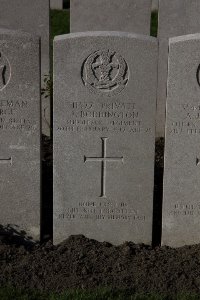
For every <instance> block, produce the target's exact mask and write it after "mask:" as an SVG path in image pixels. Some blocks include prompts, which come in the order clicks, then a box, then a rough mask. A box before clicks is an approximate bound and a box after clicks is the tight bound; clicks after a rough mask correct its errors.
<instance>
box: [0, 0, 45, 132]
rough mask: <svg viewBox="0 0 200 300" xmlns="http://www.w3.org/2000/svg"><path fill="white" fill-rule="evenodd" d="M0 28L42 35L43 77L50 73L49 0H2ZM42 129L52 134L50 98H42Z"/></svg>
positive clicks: (0, 1)
mask: <svg viewBox="0 0 200 300" xmlns="http://www.w3.org/2000/svg"><path fill="white" fill-rule="evenodd" d="M0 28H5V29H13V30H18V29H19V30H23V31H25V32H28V33H31V34H33V35H37V36H39V37H41V79H42V82H41V83H42V87H44V76H45V75H48V74H49V0H0ZM42 111H43V112H42V118H43V123H42V127H43V129H42V131H43V133H44V134H46V135H49V134H50V99H49V97H48V98H44V97H43V99H42Z"/></svg>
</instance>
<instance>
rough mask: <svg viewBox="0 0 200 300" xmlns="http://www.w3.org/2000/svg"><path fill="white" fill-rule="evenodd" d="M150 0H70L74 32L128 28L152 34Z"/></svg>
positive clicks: (124, 29)
mask: <svg viewBox="0 0 200 300" xmlns="http://www.w3.org/2000/svg"><path fill="white" fill-rule="evenodd" d="M150 22H151V0H123V1H121V0H95V1H94V0H71V7H70V27H71V32H82V31H98V30H108V31H127V32H134V33H140V34H147V35H150Z"/></svg>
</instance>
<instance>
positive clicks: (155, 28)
mask: <svg viewBox="0 0 200 300" xmlns="http://www.w3.org/2000/svg"><path fill="white" fill-rule="evenodd" d="M157 32H158V12H156V11H154V12H152V14H151V36H155V37H157Z"/></svg>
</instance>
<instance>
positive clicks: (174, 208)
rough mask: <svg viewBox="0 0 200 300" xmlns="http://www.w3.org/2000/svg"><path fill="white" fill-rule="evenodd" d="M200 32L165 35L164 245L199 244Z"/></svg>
mask: <svg viewBox="0 0 200 300" xmlns="http://www.w3.org/2000/svg"><path fill="white" fill-rule="evenodd" d="M199 49H200V34H195V35H188V36H182V37H177V38H172V39H170V42H169V63H168V65H169V75H168V97H167V115H166V116H167V124H166V141H165V143H166V146H165V147H166V148H165V176H164V202H163V234H162V243H163V245H169V246H172V247H179V246H183V245H191V244H197V243H199V242H200V235H199V230H200V222H199V216H200V202H199V194H200V163H199V162H200V122H199V120H200V101H199V99H200V51H199Z"/></svg>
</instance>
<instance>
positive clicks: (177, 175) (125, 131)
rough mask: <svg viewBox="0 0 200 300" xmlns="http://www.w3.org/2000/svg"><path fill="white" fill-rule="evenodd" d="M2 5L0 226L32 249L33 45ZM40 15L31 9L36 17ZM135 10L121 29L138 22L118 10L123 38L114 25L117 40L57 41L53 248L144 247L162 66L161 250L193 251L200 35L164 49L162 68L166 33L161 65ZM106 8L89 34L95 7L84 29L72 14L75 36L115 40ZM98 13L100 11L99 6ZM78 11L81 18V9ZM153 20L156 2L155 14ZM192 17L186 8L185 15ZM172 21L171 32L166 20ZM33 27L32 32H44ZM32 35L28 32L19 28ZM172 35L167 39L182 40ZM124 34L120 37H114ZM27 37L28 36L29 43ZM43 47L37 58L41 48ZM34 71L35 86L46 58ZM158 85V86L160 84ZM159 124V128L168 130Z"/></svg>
mask: <svg viewBox="0 0 200 300" xmlns="http://www.w3.org/2000/svg"><path fill="white" fill-rule="evenodd" d="M7 1H8V0H7ZM17 1H19V0H15V2H13V5H16V6H14V8H15V12H18V10H17V9H19V7H18V6H17V4H20V5H21V4H22V2H23V1H25V0H20V3H18V2H17ZM26 1H27V0H26ZM75 1H77V5H78V7H79V6H80V7H81V5H82V4H81V3H86V2H83V1H82V2H81V3H79V2H78V0H74V2H73V3H74V5H75V4H76V2H75ZM87 1H88V2H89V0H87ZM175 2H176V1H175ZM175 2H173V4H174V5H175ZM0 3H1V4H2V6H3V8H5V10H4V12H6V14H7V16H10V17H9V21H8V20H7V19H6V18H5V19H3V17H0V22H2V23H0V28H4V29H0V136H1V141H3V142H2V147H1V150H0V168H1V171H0V189H1V196H2V198H1V208H2V209H1V210H0V220H1V221H0V222H1V224H3V225H6V224H11V225H12V226H13V227H16V228H18V230H24V231H26V233H27V234H28V235H30V236H32V237H33V238H34V239H36V240H37V239H39V238H40V173H41V171H40V167H41V159H40V157H41V152H40V135H41V130H40V127H41V123H40V116H41V112H40V105H41V101H40V100H41V99H40V98H41V95H40V84H41V78H40V71H41V66H40V39H39V38H38V37H34V36H32V35H30V34H28V33H23V32H22V31H11V30H8V29H5V28H9V27H11V28H12V27H14V26H15V25H14V24H17V26H16V27H17V28H18V29H23V26H22V25H21V23H20V20H19V19H17V17H15V16H14V14H13V11H12V10H9V9H8V7H7V6H6V3H5V1H3V0H0ZM38 3H39V2H37V0H35V2H34V5H35V6H34V7H35V9H36V8H38V6H37V5H39V4H38ZM44 3H45V1H44ZM47 3H48V1H47V2H46V4H47ZM93 3H94V2H92V3H91V7H92V4H93ZM141 3H142V1H141V0H140V1H137V0H135V3H134V4H135V7H137V8H138V14H137V15H135V18H129V16H130V15H131V16H132V17H133V16H134V13H135V12H134V11H133V10H131V5H130V3H129V1H127V2H125V3H124V4H123V6H122V8H123V9H124V11H123V14H122V15H123V17H122V19H121V21H120V22H122V21H123V22H124V18H125V20H126V22H125V23H124V25H123V26H121V25H120V24H122V23H120V22H119V20H120V16H119V19H118V20H117V21H118V22H119V27H117V30H118V32H111V31H106V32H105V31H104V32H102V31H101V32H91V31H90V32H85V33H73V34H70V35H64V36H60V37H57V38H56V39H55V42H54V242H55V243H58V242H60V241H62V240H63V239H65V238H67V237H68V236H69V235H71V234H84V235H86V236H87V237H89V238H94V239H97V240H100V241H104V240H106V241H110V242H112V243H114V244H119V243H122V242H125V241H127V240H132V241H134V242H136V243H142V242H143V243H146V244H150V243H151V238H152V218H153V184H154V174H153V173H154V172H153V171H154V151H155V149H154V147H155V146H154V144H155V125H156V122H155V121H156V93H157V63H159V68H158V72H160V70H161V69H162V67H163V66H164V64H165V72H163V73H162V74H163V76H164V77H165V78H164V79H163V81H162V83H164V82H168V86H167V108H166V148H165V175H164V201H163V235H162V242H163V244H166V245H170V246H182V245H184V244H193V243H198V242H200V239H199V236H198V229H199V228H198V218H199V215H200V206H199V201H198V194H199V189H200V187H199V175H200V174H199V173H200V171H199V165H200V157H199V132H200V129H199V124H198V120H199V110H200V109H199V101H198V99H199V89H200V54H199V47H200V35H199V34H196V35H189V36H183V37H176V38H170V40H169V54H168V53H166V54H165V59H164V58H163V61H164V64H162V63H163V61H162V60H161V57H162V47H163V49H164V48H165V51H166V49H168V38H169V37H170V36H171V35H173V34H174V33H169V36H168V38H165V37H164V38H163V40H162V22H161V23H160V33H159V34H160V37H161V38H160V50H159V62H158V43H157V40H156V39H155V38H151V37H148V36H144V35H141V33H142V34H149V26H150V25H149V23H148V22H146V23H145V22H143V21H142V22H141V18H142V13H141V14H140V13H139V12H140V10H141V8H142V7H141V6H140V5H141ZM177 3H178V2H177ZM25 4H26V3H25V2H24V5H25ZM88 4H89V3H88ZM111 4H112V8H113V10H110V11H107V10H106V9H105V14H104V15H103V16H99V18H100V19H99V22H100V23H102V24H103V26H105V27H104V28H103V26H102V27H101V28H100V27H98V22H96V23H95V19H96V20H97V17H98V16H97V15H96V16H95V13H96V11H95V9H94V7H93V12H92V13H91V12H88V13H89V14H88V15H87V14H84V15H86V16H87V18H88V22H86V23H85V22H84V21H83V20H81V18H79V22H76V23H75V22H74V21H73V20H75V17H76V13H78V12H77V10H75V6H74V8H73V6H72V19H71V28H72V31H78V30H91V27H93V28H95V26H96V24H97V27H96V28H95V30H108V28H111V27H112V26H113V27H112V28H113V29H111V30H114V28H116V26H117V23H115V24H114V23H112V22H111V21H110V20H109V21H108V22H107V23H106V20H108V19H109V18H108V17H109V16H110V15H111V14H112V12H113V11H114V9H115V5H114V3H111ZM115 4H116V0H115ZM48 5H49V4H48ZM102 5H105V3H104V1H103V0H102ZM116 5H119V4H116ZM143 5H144V7H146V8H147V10H146V12H145V15H146V17H145V20H150V15H149V7H150V5H151V1H144V3H143ZM34 7H33V8H34ZM118 7H119V6H118ZM81 8H82V11H84V10H85V8H84V6H83V7H81ZM102 8H103V6H102ZM161 8H162V1H160V14H161V13H162V9H161ZM184 8H185V6H184ZM198 8H199V7H198V6H197V5H196V2H195V1H194V2H192V3H191V7H190V13H192V12H193V11H194V12H196V11H198ZM6 9H7V10H6ZM47 11H49V6H48V9H47ZM86 11H87V10H86ZM117 11H118V10H116V12H115V11H114V14H115V15H117ZM174 11H176V10H175V7H174V10H173V12H174ZM24 12H26V9H25V8H24ZM128 12H129V15H128ZM73 13H74V15H73ZM106 14H107V16H106V18H105V20H104V19H103V18H104V17H105V15H106ZM193 15H194V14H193ZM31 16H32V17H33V15H30V18H31ZM160 16H161V15H160ZM93 17H94V19H92V18H93ZM186 17H187V18H186ZM189 17H190V19H189ZM171 18H172V21H173V20H175V17H174V16H173V14H172V16H171ZM173 18H174V19H173ZM184 18H185V19H187V20H188V26H189V27H190V28H193V27H192V26H193V25H194V28H198V26H197V27H195V26H196V25H198V22H197V21H196V19H195V18H194V20H192V19H191V16H190V14H189V15H187V14H186V16H184ZM13 19H14V20H13ZM110 19H111V20H113V17H111V18H110ZM11 20H12V22H13V23H12V22H11ZM39 20H40V21H38V20H37V22H39V23H37V25H36V27H41V28H42V27H43V25H42V24H43V23H42V21H41V19H39ZM6 22H8V23H6ZM15 22H16V23H15ZM27 22H28V21H27ZM33 23H34V21H33V20H32V21H31V23H29V22H28V23H27V24H29V25H30V24H33ZM38 24H40V26H38ZM137 24H139V25H138V27H137ZM141 24H143V25H144V26H142V25H141ZM171 24H173V22H172V23H171ZM184 24H185V22H184ZM23 25H24V24H23ZM29 25H27V26H26V29H27V28H28V26H29ZM181 25H182V24H181V23H180V31H179V29H176V30H177V33H176V34H179V33H181V32H182V26H181ZM84 26H85V28H84ZM87 26H88V27H87ZM44 27H45V28H46V26H44ZM73 28H74V29H73ZM98 28H99V29H98ZM122 28H126V29H125V30H126V31H127V32H126V33H123V32H119V31H122ZM133 28H138V29H137V30H138V34H133V33H131V32H132V31H133V30H134V29H133ZM178 28H179V27H178ZM31 30H32V28H31V27H30V30H28V31H30V32H31ZM115 30H116V29H115ZM140 30H141V32H140ZM171 30H172V31H173V30H174V29H173V28H172V29H171ZM193 30H194V29H191V31H193ZM128 31H130V33H128ZM188 31H189V30H188ZM41 32H42V31H40V33H38V35H39V36H42V33H41ZM173 32H174V31H173ZM34 33H35V32H34ZM163 35H164V34H163ZM47 44H48V43H46V46H47ZM41 45H43V46H41V47H42V53H43V54H44V53H45V51H46V50H44V48H43V47H45V46H44V45H45V38H44V39H42V40H41ZM47 48H48V47H47ZM47 48H46V49H47ZM44 56H45V55H44ZM167 59H168V71H167V70H166V65H167ZM42 62H43V63H42V74H44V73H43V72H44V70H45V66H47V64H45V59H43V55H42ZM163 68H164V67H163ZM163 70H164V69H163ZM158 78H160V79H159V80H162V78H161V76H159V77H158ZM158 101H159V100H158ZM164 103H165V101H164ZM42 113H43V115H44V110H42ZM162 120H163V122H165V118H164V119H162ZM157 124H158V123H157ZM159 124H161V123H159ZM157 128H158V127H157Z"/></svg>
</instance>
